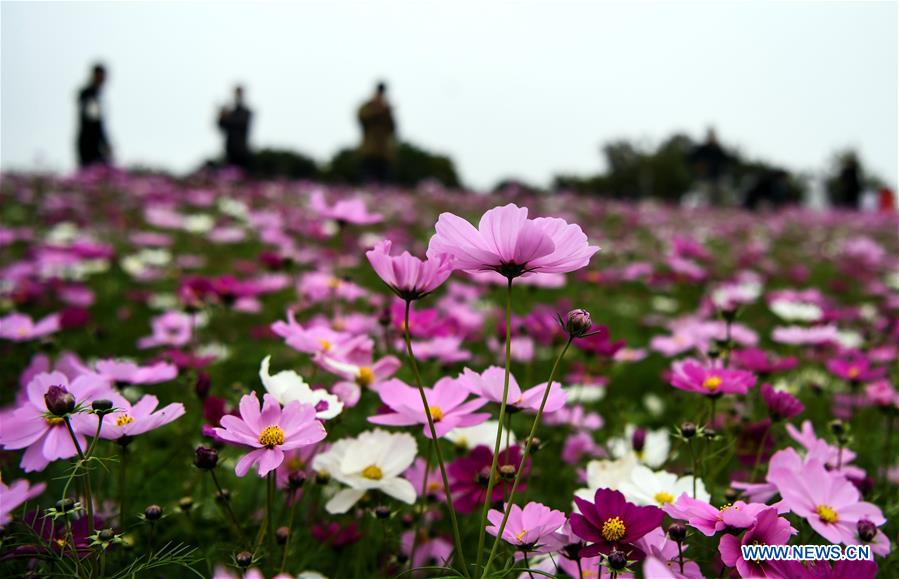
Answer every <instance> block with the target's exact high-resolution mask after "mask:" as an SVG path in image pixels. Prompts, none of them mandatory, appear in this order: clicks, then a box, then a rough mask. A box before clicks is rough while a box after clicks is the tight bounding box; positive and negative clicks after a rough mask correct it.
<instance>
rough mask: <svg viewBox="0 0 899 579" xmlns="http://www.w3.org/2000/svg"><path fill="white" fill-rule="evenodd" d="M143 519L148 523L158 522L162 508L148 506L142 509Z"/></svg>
mask: <svg viewBox="0 0 899 579" xmlns="http://www.w3.org/2000/svg"><path fill="white" fill-rule="evenodd" d="M144 517H146V519H147V520H148V521H158V520H159V519H161V518H162V507H160V506H159V505H150V506H149V507H147V508H146V509H144Z"/></svg>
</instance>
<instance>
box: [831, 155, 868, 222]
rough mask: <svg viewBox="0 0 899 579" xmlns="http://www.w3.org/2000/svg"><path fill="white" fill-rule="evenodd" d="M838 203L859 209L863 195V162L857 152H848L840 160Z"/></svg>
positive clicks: (837, 184)
mask: <svg viewBox="0 0 899 579" xmlns="http://www.w3.org/2000/svg"><path fill="white" fill-rule="evenodd" d="M836 189H837V190H836V193H837V198H836V204H837V205H842V206H843V207H846V208H849V209H858V208H859V205H860V203H861V196H862V175H861V164H860V163H859V162H858V157H856V156H855V153H851V152H850V153H847V154H846V155H845V156H844V157H843V159H842V160H841V162H840V173H839V175H837V183H836Z"/></svg>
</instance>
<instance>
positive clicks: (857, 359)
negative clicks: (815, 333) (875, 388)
mask: <svg viewBox="0 0 899 579" xmlns="http://www.w3.org/2000/svg"><path fill="white" fill-rule="evenodd" d="M827 371H828V372H830V373H831V374H833V375H834V376H836V377H837V378H842V379H843V380H846V381H848V382H872V381H874V380H879V379H881V378H883V377H884V376H885V375H886V373H887V370H886V368H874V367H872V366H871V361H870V360H869V359H868V357H867V356H865V355H864V354H863V353H861V352H855V351H852V352H849V353H847V354H845V355H844V356H842V357H840V358H834V359H832V360H829V361H828V362H827Z"/></svg>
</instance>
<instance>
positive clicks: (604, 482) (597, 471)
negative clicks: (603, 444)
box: [574, 454, 637, 501]
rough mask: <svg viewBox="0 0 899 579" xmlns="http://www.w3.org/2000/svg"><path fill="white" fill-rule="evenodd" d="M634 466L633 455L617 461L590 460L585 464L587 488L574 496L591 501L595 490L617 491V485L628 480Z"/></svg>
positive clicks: (634, 458)
mask: <svg viewBox="0 0 899 579" xmlns="http://www.w3.org/2000/svg"><path fill="white" fill-rule="evenodd" d="M636 466H637V459H636V457H634V455H633V454H629V455H626V456H624V457H623V458H619V459H618V460H591V461H590V462H588V463H587V486H586V487H584V488H580V489H578V490H576V491H575V492H574V494H575V496H578V497H581V498H582V499H586V500H588V501H592V500H593V495H595V494H596V491H597V489H612V490H618V487H619V485H621V484H622V483H623V482H625V481H627V480H629V479H630V477H631V471H633V470H634V468H635V467H636Z"/></svg>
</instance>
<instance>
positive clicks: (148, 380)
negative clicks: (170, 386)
mask: <svg viewBox="0 0 899 579" xmlns="http://www.w3.org/2000/svg"><path fill="white" fill-rule="evenodd" d="M94 367H95V368H96V370H97V373H98V374H100V375H101V376H103V377H104V378H108V379H109V380H111V381H113V382H116V383H119V384H158V383H160V382H168V381H169V380H173V379H175V377H177V376H178V367H177V366H175V365H174V364H169V363H168V362H156V363H154V364H150V365H149V366H138V365H137V364H135V363H134V362H131V361H129V360H114V359H108V360H97V363H96V364H94Z"/></svg>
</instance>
